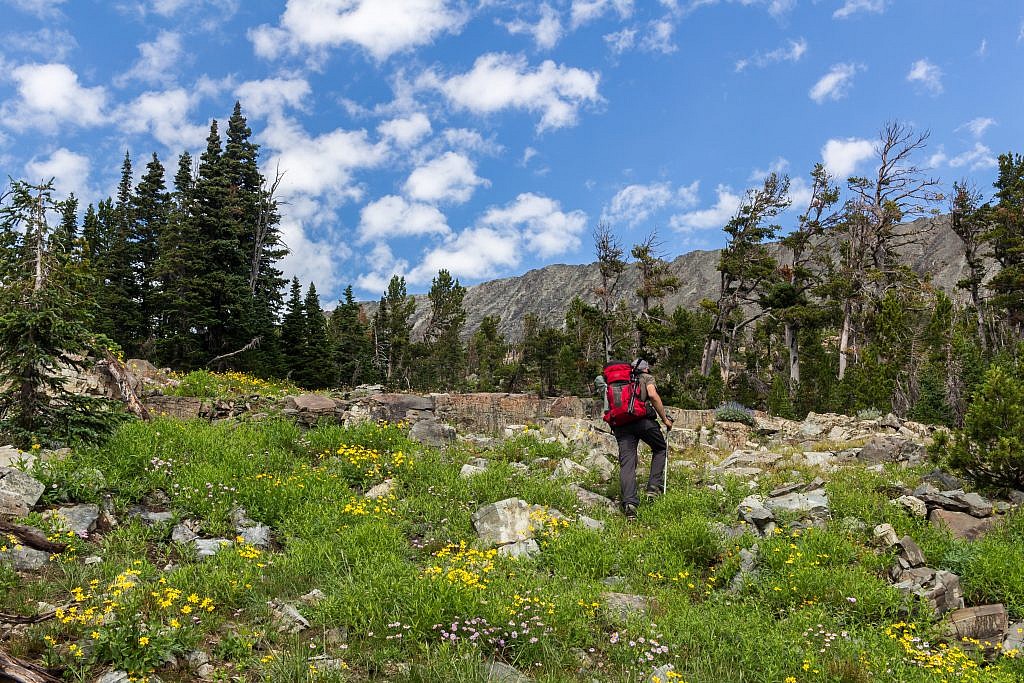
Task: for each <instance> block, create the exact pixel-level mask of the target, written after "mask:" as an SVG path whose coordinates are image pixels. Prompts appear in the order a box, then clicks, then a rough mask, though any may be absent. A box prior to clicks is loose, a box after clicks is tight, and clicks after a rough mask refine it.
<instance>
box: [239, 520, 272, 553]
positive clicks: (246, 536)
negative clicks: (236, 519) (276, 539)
mask: <svg viewBox="0 0 1024 683" xmlns="http://www.w3.org/2000/svg"><path fill="white" fill-rule="evenodd" d="M237 531H238V535H239V536H241V537H242V540H243V541H245V542H246V543H248V544H249V545H251V546H255V547H257V548H262V549H264V550H266V549H267V548H269V547H270V527H269V526H266V525H265V524H256V525H254V526H244V527H239V528H238V529H237Z"/></svg>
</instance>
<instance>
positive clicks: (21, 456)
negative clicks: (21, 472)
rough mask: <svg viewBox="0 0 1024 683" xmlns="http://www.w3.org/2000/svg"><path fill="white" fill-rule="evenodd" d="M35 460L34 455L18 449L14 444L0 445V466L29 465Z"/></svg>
mask: <svg viewBox="0 0 1024 683" xmlns="http://www.w3.org/2000/svg"><path fill="white" fill-rule="evenodd" d="M35 461H36V456H34V455H32V454H31V453H25V452H23V451H19V450H18V449H17V448H15V447H14V446H0V467H14V466H15V465H24V466H25V467H31V466H32V465H33V463H35Z"/></svg>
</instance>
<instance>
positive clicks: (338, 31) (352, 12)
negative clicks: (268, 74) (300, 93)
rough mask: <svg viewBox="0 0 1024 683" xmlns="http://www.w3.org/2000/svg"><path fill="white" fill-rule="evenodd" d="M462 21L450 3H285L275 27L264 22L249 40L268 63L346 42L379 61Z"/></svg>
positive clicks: (385, 0)
mask: <svg viewBox="0 0 1024 683" xmlns="http://www.w3.org/2000/svg"><path fill="white" fill-rule="evenodd" d="M466 19H467V15H466V13H465V12H463V11H462V10H461V9H459V7H458V6H457V5H456V3H453V2H449V0H288V3H287V5H286V6H285V10H284V14H283V15H281V19H280V25H279V26H270V25H267V24H263V25H261V26H258V27H256V28H254V29H252V30H251V31H250V32H249V38H250V40H251V41H252V43H253V46H254V48H255V50H256V54H258V55H259V56H261V57H266V58H269V59H274V58H277V57H278V56H280V55H281V54H282V53H283V52H289V53H298V52H300V51H303V50H310V51H314V52H316V51H318V50H323V49H328V48H336V47H340V46H342V45H347V44H351V45H355V46H358V47H360V48H362V49H364V50H366V51H367V52H368V53H370V55H372V56H373V57H374V59H377V60H381V61H382V60H385V59H387V58H388V57H390V56H391V55H393V54H395V53H397V52H402V51H403V50H407V49H410V48H413V47H419V46H422V45H429V44H430V43H432V42H433V41H434V39H435V38H437V37H438V36H439V35H441V34H442V33H447V32H456V31H458V30H459V29H461V27H462V25H463V24H464V23H465V21H466Z"/></svg>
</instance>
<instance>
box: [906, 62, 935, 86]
mask: <svg viewBox="0 0 1024 683" xmlns="http://www.w3.org/2000/svg"><path fill="white" fill-rule="evenodd" d="M907 80H908V81H910V82H911V83H917V84H919V85H921V86H922V87H923V88H924V89H925V90H927V91H928V92H930V93H931V94H932V95H940V94H942V90H943V88H942V69H940V68H939V67H937V66H936V65H934V64H932V63H931V62H929V61H928V60H927V59H919V60H917V61H916V62H914V63H913V64H911V65H910V71H909V72H908V73H907Z"/></svg>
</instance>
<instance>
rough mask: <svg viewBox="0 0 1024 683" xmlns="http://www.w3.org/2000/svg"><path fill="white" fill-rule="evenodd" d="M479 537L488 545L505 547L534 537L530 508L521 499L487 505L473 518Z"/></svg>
mask: <svg viewBox="0 0 1024 683" xmlns="http://www.w3.org/2000/svg"><path fill="white" fill-rule="evenodd" d="M472 522H473V527H474V528H475V529H476V532H477V535H478V536H479V537H480V540H482V541H483V542H484V543H487V544H488V545H505V544H508V543H515V542H516V541H523V540H526V539H527V538H531V537H532V536H533V532H532V531H531V529H530V528H531V526H532V521H531V520H530V506H529V504H528V503H527V502H526V501H525V500H521V499H519V498H506V499H505V500H500V501H498V502H496V503H491V504H490V505H485V506H483V507H482V508H480V509H479V510H477V511H476V512H474V513H473V516H472Z"/></svg>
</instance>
